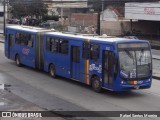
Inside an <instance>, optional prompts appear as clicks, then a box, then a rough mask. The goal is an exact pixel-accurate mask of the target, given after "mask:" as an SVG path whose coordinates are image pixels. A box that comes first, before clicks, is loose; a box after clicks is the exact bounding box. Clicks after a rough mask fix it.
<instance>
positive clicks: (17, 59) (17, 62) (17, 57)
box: [16, 55, 21, 67]
mask: <svg viewBox="0 0 160 120" xmlns="http://www.w3.org/2000/svg"><path fill="white" fill-rule="evenodd" d="M16 65H17V66H18V67H20V66H21V62H20V57H19V55H16Z"/></svg>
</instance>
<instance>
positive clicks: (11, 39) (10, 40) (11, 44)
mask: <svg viewBox="0 0 160 120" xmlns="http://www.w3.org/2000/svg"><path fill="white" fill-rule="evenodd" d="M8 40H9V44H10V46H13V45H14V42H13V41H14V35H12V34H9V36H8Z"/></svg>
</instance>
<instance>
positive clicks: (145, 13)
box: [125, 2, 160, 21]
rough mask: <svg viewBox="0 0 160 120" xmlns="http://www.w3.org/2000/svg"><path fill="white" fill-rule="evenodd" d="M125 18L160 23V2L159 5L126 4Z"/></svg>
mask: <svg viewBox="0 0 160 120" xmlns="http://www.w3.org/2000/svg"><path fill="white" fill-rule="evenodd" d="M125 18H126V19H138V20H152V21H160V2H157V3H126V4H125Z"/></svg>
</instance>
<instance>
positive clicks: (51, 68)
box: [49, 64, 56, 78]
mask: <svg viewBox="0 0 160 120" xmlns="http://www.w3.org/2000/svg"><path fill="white" fill-rule="evenodd" d="M49 74H50V76H51V77H53V78H55V77H56V71H55V67H54V65H53V64H52V65H50V67H49Z"/></svg>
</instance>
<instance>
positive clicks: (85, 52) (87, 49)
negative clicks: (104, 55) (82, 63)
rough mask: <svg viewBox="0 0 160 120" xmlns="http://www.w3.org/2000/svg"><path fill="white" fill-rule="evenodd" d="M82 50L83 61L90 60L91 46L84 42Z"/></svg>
mask: <svg viewBox="0 0 160 120" xmlns="http://www.w3.org/2000/svg"><path fill="white" fill-rule="evenodd" d="M82 49H83V53H82V58H83V59H89V53H90V44H89V43H88V42H84V43H83V48H82Z"/></svg>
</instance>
